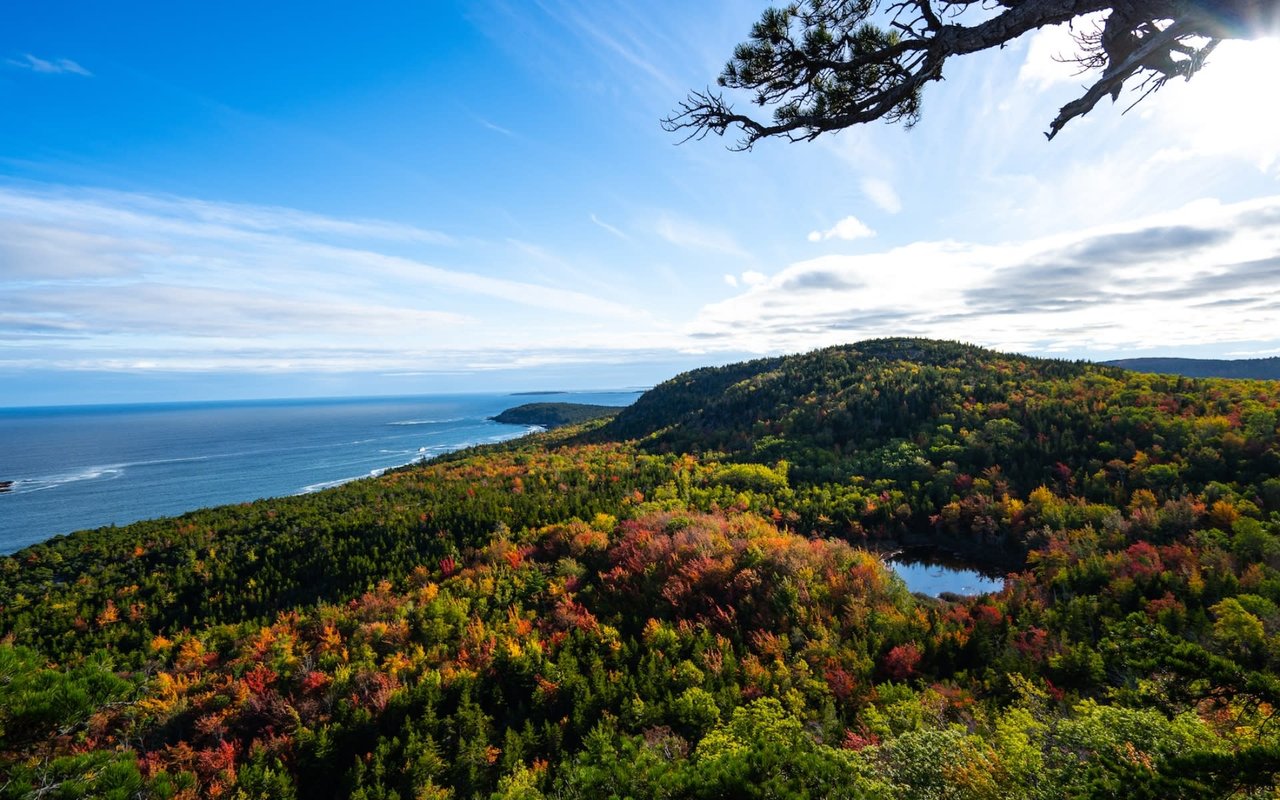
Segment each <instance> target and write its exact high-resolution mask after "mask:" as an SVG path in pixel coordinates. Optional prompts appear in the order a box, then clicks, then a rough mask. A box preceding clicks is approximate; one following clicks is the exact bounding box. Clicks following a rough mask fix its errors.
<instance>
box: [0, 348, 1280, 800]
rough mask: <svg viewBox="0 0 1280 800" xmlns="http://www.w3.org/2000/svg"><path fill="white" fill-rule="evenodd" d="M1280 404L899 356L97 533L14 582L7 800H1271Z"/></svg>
mask: <svg viewBox="0 0 1280 800" xmlns="http://www.w3.org/2000/svg"><path fill="white" fill-rule="evenodd" d="M1278 414H1280V384H1277V383H1273V382H1261V381H1226V380H1192V379H1186V378H1178V377H1172V376H1159V375H1141V374H1136V373H1130V372H1125V371H1122V370H1119V369H1114V368H1107V367H1098V366H1094V365H1088V364H1082V363H1067V362H1061V361H1046V360H1037V359H1028V358H1022V357H1015V356H1005V355H1001V354H997V353H992V352H990V351H985V350H981V349H978V348H973V347H967V346H963V345H958V344H948V343H938V342H927V341H921V340H883V341H876V342H866V343H863V344H859V345H854V346H850V347H841V348H831V349H828V350H822V351H817V352H814V353H809V354H806V355H802V356H794V357H788V358H780V359H765V360H761V361H754V362H749V363H746V364H739V365H734V366H730V367H724V368H717V369H706V370H698V371H695V372H691V373H687V374H685V375H681V376H678V377H676V378H674V379H672V380H671V381H668V382H667V383H665V384H663V385H661V386H659V387H657V388H655V389H654V390H653V391H651V392H649V393H647V394H646V395H645V396H643V397H642V398H641V399H640V400H639V401H638V402H637V403H636V404H635V405H634V406H632V407H629V408H628V409H627V410H626V411H624V412H622V413H621V414H619V415H618V416H617V417H616V418H615V419H613V420H612V421H608V422H594V423H589V424H588V425H587V426H586V427H579V428H568V429H564V430H562V431H556V432H552V433H548V434H542V435H539V436H535V437H531V438H529V439H526V440H522V441H520V442H517V443H512V444H506V445H499V446H494V447H488V448H481V449H476V450H471V451H467V452H462V453H457V454H454V455H452V456H449V457H446V458H443V459H439V460H437V461H434V462H432V463H429V464H425V465H415V466H412V467H408V468H405V469H402V470H398V471H395V472H392V473H389V474H387V475H385V476H383V477H381V478H375V479H369V480H365V481H359V482H356V483H352V484H348V485H345V486H342V487H338V488H336V489H333V490H329V491H326V492H320V493H317V494H314V495H307V496H303V497H293V498H281V499H276V500H264V501H259V502H257V503H251V504H244V505H240V506H229V507H224V508H218V509H208V510H204V511H198V512H193V513H191V514H187V515H184V516H182V517H179V518H175V519H167V520H156V521H150V522H143V523H138V524H136V525H131V526H128V527H124V528H108V529H102V530H98V531H87V532H81V533H77V534H74V535H71V536H67V537H60V538H58V539H55V540H53V541H50V542H46V543H44V544H41V545H37V546H35V547H32V548H28V549H27V550H24V551H22V552H20V553H17V554H15V555H14V556H12V557H8V558H5V559H0V604H2V605H0V636H2V637H3V639H2V640H0V774H3V775H4V778H3V779H0V797H13V798H20V797H23V798H25V797H113V798H122V800H123V798H135V797H155V798H192V797H237V798H289V797H303V798H311V797H316V798H327V797H358V798H423V797H436V798H446V797H454V798H470V797H496V798H525V799H531V798H541V797H566V798H576V797H581V798H597V797H611V796H612V797H635V798H649V797H658V798H701V797H706V798H711V797H773V798H776V797H850V798H856V797H868V798H871V797H876V798H879V797H890V798H893V797H901V798H1024V797H1028V798H1039V797H1044V798H1049V797H1055V798H1056V797H1115V796H1122V795H1123V796H1131V797H1152V798H1155V797H1188V798H1190V797H1270V796H1273V795H1274V792H1275V791H1276V787H1277V784H1276V769H1277V767H1280V735H1278V734H1277V732H1276V730H1275V726H1274V725H1273V724H1272V723H1273V717H1274V714H1275V709H1276V708H1277V704H1278V703H1280V677H1278V676H1277V668H1278V667H1280V431H1278V430H1277V416H1278ZM905 541H929V542H934V543H939V544H943V545H945V546H946V547H948V548H949V549H954V550H957V551H960V552H963V553H965V554H966V555H967V557H969V558H971V559H974V560H975V561H979V562H982V563H987V564H1000V565H1006V567H1007V569H1008V570H1009V575H1008V577H1007V579H1006V581H1005V585H1004V588H1003V590H1001V591H1000V592H998V593H995V594H987V595H981V596H974V597H960V596H946V597H943V598H927V597H922V596H915V595H912V594H911V593H910V592H908V591H907V589H906V587H905V585H904V584H903V583H902V582H901V581H900V580H899V579H898V578H897V577H896V576H895V575H894V574H893V573H892V572H890V571H889V570H887V569H885V567H884V566H883V564H882V563H881V561H880V559H879V558H878V557H877V556H876V555H875V552H876V550H877V549H880V548H883V547H886V546H890V545H894V544H897V543H901V542H905Z"/></svg>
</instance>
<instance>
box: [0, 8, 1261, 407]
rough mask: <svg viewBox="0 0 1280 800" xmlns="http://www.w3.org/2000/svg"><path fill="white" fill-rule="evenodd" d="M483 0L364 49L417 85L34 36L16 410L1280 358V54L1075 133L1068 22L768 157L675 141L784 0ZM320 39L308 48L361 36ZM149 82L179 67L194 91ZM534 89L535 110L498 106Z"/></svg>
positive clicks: (4, 339) (7, 250)
mask: <svg viewBox="0 0 1280 800" xmlns="http://www.w3.org/2000/svg"><path fill="white" fill-rule="evenodd" d="M53 5H55V6H56V5H57V3H56V2H55V3H54V4H53ZM233 5H234V4H233ZM481 5H482V6H483V8H482V9H471V10H470V11H468V12H462V13H460V14H458V16H457V17H456V18H454V17H451V16H450V17H447V20H446V24H444V25H440V24H439V20H438V19H435V18H433V17H431V15H428V14H426V13H425V12H422V11H421V10H414V9H413V8H411V7H410V6H408V5H406V6H404V7H403V8H398V9H393V10H390V11H386V12H385V13H388V14H389V15H391V16H395V15H396V14H399V15H402V16H404V19H401V20H400V22H401V26H402V27H403V28H404V30H403V31H399V30H393V29H392V27H389V26H387V25H385V24H381V23H380V21H379V20H376V19H375V20H369V21H367V23H368V24H369V25H370V26H372V27H373V28H376V29H377V30H378V31H380V32H382V33H383V34H384V35H385V36H386V37H388V38H387V39H386V41H383V42H382V46H383V47H382V49H381V50H379V51H378V52H377V53H373V52H372V51H371V52H370V53H361V52H353V53H352V54H351V61H352V62H353V63H360V62H361V59H362V58H364V57H367V59H368V60H376V59H378V58H382V59H391V58H393V57H396V58H399V59H400V61H399V62H397V64H396V70H395V71H392V70H390V69H389V68H387V69H386V71H385V73H384V72H383V71H379V68H377V67H378V65H377V64H372V65H371V66H369V68H368V70H366V71H365V72H363V73H359V74H356V75H353V74H351V73H352V72H353V70H350V69H345V70H338V71H331V72H328V73H325V72H324V70H323V69H322V67H323V65H322V64H321V65H319V66H316V67H315V70H314V71H315V72H316V73H317V74H316V75H315V76H307V77H299V76H297V75H295V76H293V77H290V76H289V75H288V74H285V73H281V77H280V79H279V81H278V82H277V83H275V84H272V85H270V86H267V87H265V88H264V87H263V86H262V85H260V84H255V83H254V81H255V80H256V77H254V76H255V75H256V74H260V73H261V72H262V71H263V70H269V69H271V68H273V67H274V68H276V69H278V70H286V66H285V63H284V60H288V62H289V63H300V62H301V58H300V57H301V56H302V55H305V53H299V52H282V53H279V54H278V56H277V55H273V54H271V53H270V52H269V51H262V50H259V49H254V48H253V42H251V41H247V40H246V41H244V42H240V43H239V44H240V46H243V47H244V48H245V49H246V52H252V53H261V54H260V55H255V56H253V58H256V59H268V60H269V59H271V58H275V57H278V58H279V59H281V60H282V61H281V63H280V64H273V63H270V62H269V61H263V62H262V63H257V62H255V63H251V64H246V65H245V68H244V69H245V74H244V75H243V76H241V77H237V76H236V75H235V74H229V75H224V74H222V73H213V72H203V71H201V70H203V69H206V68H205V67H201V66H199V65H197V64H195V63H194V62H191V64H189V65H187V66H185V67H184V62H183V61H181V60H180V59H176V60H175V58H173V57H172V54H168V55H169V57H168V58H167V60H166V58H165V57H162V56H164V55H165V54H161V53H151V52H146V51H145V47H148V46H151V45H149V44H145V45H144V44H137V43H134V44H135V45H136V47H138V48H141V51H140V52H138V53H137V54H136V57H137V59H138V60H137V62H136V63H134V62H131V61H130V58H132V57H133V56H134V54H133V53H132V51H131V50H130V49H129V48H128V46H127V44H128V43H127V42H122V43H120V44H119V45H118V46H114V47H113V46H111V45H106V44H103V38H104V37H101V36H98V37H96V38H95V37H89V36H87V35H86V36H84V37H81V38H80V39H77V38H76V37H75V36H74V35H72V33H74V32H72V33H68V32H67V31H65V30H61V29H59V28H57V27H56V26H55V25H54V24H53V20H55V19H56V18H57V13H56V12H57V9H56V8H53V9H49V10H47V13H48V14H49V16H48V17H47V18H40V17H39V16H38V13H37V12H34V11H33V12H25V13H30V14H31V15H32V16H31V18H30V19H20V20H19V24H18V25H17V26H16V27H17V31H18V35H17V37H16V38H15V42H16V43H17V44H16V46H17V47H19V48H21V49H20V50H18V51H16V52H12V53H9V54H8V55H7V56H6V54H3V53H0V58H4V59H5V61H4V64H2V65H0V67H7V71H6V72H3V74H0V80H3V81H4V83H3V84H0V88H3V87H5V86H7V87H9V89H8V91H10V93H11V94H12V95H13V97H12V102H11V103H10V106H11V108H12V109H13V110H14V115H15V119H17V120H18V122H17V123H16V124H15V125H14V126H11V130H9V131H7V132H0V377H2V378H3V379H4V380H5V381H6V382H7V383H8V385H9V386H10V387H11V391H12V392H14V394H13V395H12V398H13V400H12V401H11V402H5V399H6V398H0V405H8V404H20V403H21V402H22V398H23V395H22V394H21V392H22V388H21V387H22V386H23V385H24V381H28V382H29V381H32V380H36V378H35V377H33V376H41V375H44V376H48V375H52V374H57V375H62V376H71V377H67V378H66V380H65V381H64V385H71V384H72V383H73V382H74V380H75V379H74V375H75V374H77V373H86V372H116V373H120V374H122V375H129V374H142V373H150V374H154V373H172V374H174V375H184V374H185V375H194V374H199V373H207V374H213V373H217V374H241V375H251V374H255V373H257V374H273V375H287V374H290V373H293V372H297V373H304V372H305V373H308V374H315V373H332V374H335V375H336V374H359V373H384V374H397V375H413V374H439V373H441V372H451V373H458V374H467V373H469V372H470V373H479V372H483V371H492V370H515V369H528V368H534V367H542V366H547V365H561V366H566V367H567V368H571V369H578V370H581V371H582V373H583V374H589V373H590V371H591V370H592V369H595V368H598V367H600V365H604V364H619V363H625V362H627V361H628V360H629V359H641V358H643V359H646V360H649V361H661V360H662V359H664V358H667V359H669V360H671V361H672V363H675V362H676V361H680V362H681V363H687V361H688V359H689V358H691V357H700V358H705V359H706V360H707V361H708V362H711V361H718V360H724V359H727V358H729V357H730V356H738V355H741V354H744V353H776V352H787V351H796V350H802V349H806V348H811V347H817V346H824V345H828V344H833V343H838V342H847V341H855V340H858V339H863V338H868V337H875V336H893V335H912V336H929V337H941V338H949V339H960V340H964V341H971V342H975V343H978V344H982V345H988V346H993V347H998V348H1003V349H1010V350H1018V351H1023V352H1032V353H1041V354H1058V355H1064V356H1069V357H1109V356H1113V355H1117V356H1118V355H1121V354H1131V353H1136V352H1139V351H1143V352H1147V353H1154V354H1162V355H1177V354H1185V355H1200V356H1230V355H1235V354H1245V353H1247V354H1250V355H1267V354H1273V353H1278V352H1280V334H1277V333H1276V331H1277V330H1278V329H1277V328H1276V326H1275V324H1274V323H1275V320H1277V319H1280V137H1276V136H1275V135H1274V131H1276V130H1280V109H1278V108H1277V107H1276V106H1275V105H1274V104H1269V103H1263V102H1257V98H1256V97H1255V95H1256V91H1257V87H1256V78H1254V77H1253V76H1256V75H1257V74H1262V73H1264V72H1266V71H1267V70H1268V69H1274V67H1275V66H1276V65H1277V64H1280V44H1278V43H1277V41H1276V40H1274V39H1263V40H1259V41H1254V42H1227V43H1224V44H1223V45H1222V46H1221V47H1220V48H1219V50H1218V51H1217V52H1215V54H1214V57H1213V59H1214V60H1213V61H1212V62H1211V63H1210V64H1209V65H1208V67H1206V69H1205V70H1204V71H1203V72H1202V73H1201V74H1200V75H1198V76H1197V77H1196V78H1195V79H1194V80H1193V81H1191V82H1189V83H1187V84H1185V85H1178V86H1170V87H1167V88H1166V89H1164V90H1163V91H1161V92H1160V93H1158V94H1156V95H1155V96H1153V97H1151V98H1149V99H1148V100H1147V101H1145V102H1144V103H1142V104H1141V105H1139V106H1138V107H1137V108H1135V109H1134V110H1133V111H1132V112H1131V113H1130V114H1128V115H1127V116H1124V117H1122V116H1121V115H1120V113H1119V112H1120V110H1121V107H1116V108H1102V107H1099V108H1098V109H1096V110H1095V111H1094V112H1093V113H1092V114H1090V115H1089V116H1087V117H1085V118H1083V119H1081V120H1077V121H1076V123H1074V124H1073V126H1071V127H1069V128H1068V129H1067V130H1066V131H1064V133H1063V134H1062V135H1061V136H1060V137H1058V139H1057V140H1055V141H1054V142H1053V143H1052V144H1050V145H1046V144H1045V143H1044V141H1043V138H1042V137H1041V136H1040V133H1039V131H1040V130H1041V129H1043V127H1044V125H1045V124H1046V123H1047V121H1048V120H1049V119H1051V118H1052V116H1053V113H1054V112H1055V111H1056V108H1057V106H1058V105H1060V104H1061V102H1062V101H1063V98H1069V97H1071V96H1073V94H1074V92H1075V90H1076V88H1077V87H1076V84H1077V83H1079V82H1080V80H1081V79H1080V78H1079V77H1076V76H1073V74H1072V72H1073V69H1072V67H1070V66H1069V65H1064V64H1062V63H1060V62H1059V61H1056V60H1055V57H1056V56H1059V55H1061V54H1063V53H1065V52H1068V51H1069V49H1070V40H1069V36H1068V35H1067V33H1066V32H1065V29H1049V30H1044V31H1040V32H1038V33H1036V34H1034V35H1032V36H1029V37H1025V39H1024V40H1023V41H1022V42H1020V43H1019V45H1020V46H1015V47H1011V48H1007V49H1006V50H1004V51H1000V52H997V53H990V54H983V55H981V56H975V57H971V58H970V59H968V60H967V61H965V62H963V63H962V64H957V67H958V68H957V69H956V70H955V71H954V73H953V74H949V75H948V81H947V82H946V84H945V85H943V86H940V87H931V88H930V90H929V92H927V93H926V96H925V107H924V118H923V120H922V121H921V123H920V124H919V126H918V127H917V128H916V129H914V130H912V131H910V132H904V131H902V130H901V129H899V128H896V127H889V126H875V127H864V128H863V129H858V130H851V131H847V132H845V133H842V134H840V135H837V136H834V137H829V138H826V139H823V140H819V141H818V142H816V143H813V144H810V145H796V146H783V145H774V144H773V143H769V144H768V145H767V146H766V145H762V146H760V147H758V148H757V150H756V151H755V152H753V153H750V154H736V153H728V152H726V151H724V150H723V149H722V148H721V147H720V146H719V143H717V142H715V141H703V142H701V143H691V144H686V145H684V146H683V147H678V148H677V147H672V146H671V145H672V142H671V141H670V139H669V137H667V136H665V135H664V134H663V133H662V132H661V131H660V130H659V129H658V127H657V125H656V122H654V120H656V119H657V118H658V117H659V116H661V115H662V114H664V113H665V112H666V111H667V110H669V108H670V106H671V104H672V103H674V102H675V101H676V100H677V99H678V98H679V95H680V93H682V92H683V89H684V88H685V87H688V86H697V85H701V84H703V83H705V82H706V81H707V80H708V79H709V78H710V77H712V76H713V75H714V74H715V72H716V71H717V69H718V66H717V65H718V64H719V63H720V62H721V61H722V60H723V58H724V57H725V56H727V54H728V53H729V51H730V50H731V48H732V45H733V43H734V42H736V41H737V40H738V39H740V38H741V36H742V35H743V34H744V33H745V31H746V29H747V27H748V26H749V25H750V23H751V22H752V21H753V20H754V18H755V16H756V15H757V14H758V8H756V4H754V3H748V2H745V0H744V1H743V2H735V3H731V4H729V5H728V6H726V7H725V8H724V9H720V10H717V11H712V10H708V9H699V8H689V7H686V6H684V5H682V4H677V3H674V2H672V3H670V4H660V5H661V8H656V9H652V10H651V12H652V13H646V14H643V15H642V14H639V13H638V11H635V10H631V9H627V8H612V7H603V6H599V5H596V4H590V3H587V2H584V1H583V0H549V1H548V2H547V3H545V4H538V5H536V6H533V5H530V6H525V5H512V4H507V3H502V2H496V1H495V2H493V3H488V4H481ZM246 8H247V6H246ZM230 11H231V13H232V15H233V16H234V13H235V9H234V8H233V9H231V10H230ZM393 12H394V13H393ZM482 12H483V13H482ZM169 13H173V14H179V13H181V12H180V10H172V11H171V12H169ZM379 13H383V12H379ZM450 13H451V12H450ZM413 14H421V20H420V21H421V25H416V24H415V19H416V18H414V17H413V16H412V15H413ZM659 18H661V19H663V20H665V21H666V22H667V23H669V24H663V25H658V24H656V23H655V22H654V20H655V19H659ZM168 21H169V22H172V21H173V20H168ZM432 21H434V22H435V23H436V24H435V26H434V27H430V26H429V25H428V23H429V22H432ZM92 22H93V21H92V20H90V21H88V22H85V23H84V24H85V25H86V28H87V27H88V26H90V25H91V23H92ZM164 22H166V20H159V21H157V22H155V24H157V25H159V24H163V23H164ZM98 24H100V25H102V26H107V27H110V26H111V25H123V24H124V22H123V21H118V20H117V21H111V20H110V19H108V18H107V17H105V16H104V18H103V19H102V20H99V21H98ZM315 24H316V26H317V27H316V31H315V38H316V39H317V41H315V42H314V43H312V44H307V45H303V44H300V45H298V47H304V46H310V47H315V48H324V47H337V46H338V45H340V44H345V45H349V46H351V47H356V46H359V45H358V43H357V42H355V38H354V35H352V36H351V39H350V41H348V40H347V39H344V38H343V37H344V35H345V34H344V33H343V31H342V29H341V26H329V25H327V24H326V23H325V21H324V20H323V19H318V20H317V21H316V22H315ZM427 31H436V32H435V33H433V34H431V35H437V36H440V37H442V39H441V41H442V42H443V41H445V39H448V41H450V42H454V43H455V44H456V48H455V49H456V50H457V53H456V54H453V55H450V53H447V52H444V51H440V50H439V49H438V48H437V49H434V50H433V49H432V46H431V45H430V44H429V43H427V44H424V43H423V42H421V41H418V40H416V39H414V36H421V35H426V34H425V33H424V32H427ZM143 34H145V31H141V32H138V34H137V35H138V36H142V35H143ZM216 34H217V31H211V32H210V33H209V34H208V35H209V37H210V39H209V41H207V42H205V43H204V45H203V46H205V47H212V46H213V37H215V35H216ZM121 35H122V36H125V35H126V34H125V33H123V32H122V33H121ZM193 35H194V34H193ZM234 35H235V36H245V37H250V36H254V35H261V36H264V37H268V38H269V37H270V35H271V30H270V22H269V21H268V23H267V24H266V27H265V29H264V30H263V31H260V32H256V33H255V32H243V33H242V32H240V31H239V30H238V29H237V30H236V32H235V34H234ZM326 37H328V38H326ZM335 37H336V38H335ZM108 38H109V37H108ZM303 38H304V39H305V37H303ZM530 42H534V43H537V44H538V47H536V48H529V47H526V46H525V45H527V44H528V43H530ZM189 45H190V46H191V47H192V48H193V49H194V51H195V52H199V51H200V50H201V46H202V44H201V42H198V41H197V42H193V43H189ZM156 46H160V45H156ZM370 47H372V45H370ZM397 48H400V50H397ZM28 51H29V52H28ZM30 53H61V54H66V55H67V56H74V57H75V60H72V59H71V58H63V57H61V56H60V57H59V58H56V59H54V58H47V57H38V56H35V55H31V54H30ZM441 53H443V54H441ZM148 58H149V59H150V62H152V63H169V64H171V65H173V69H172V70H171V74H169V75H166V77H165V78H164V81H165V82H164V83H163V84H161V83H159V82H158V79H156V78H153V77H151V76H150V75H148V74H146V73H145V68H146V67H145V64H146V63H148ZM449 58H454V59H455V60H453V61H450V60H449ZM82 63H86V64H93V65H95V70H94V72H93V73H90V72H89V71H88V70H87V69H85V68H84V67H81V66H80V64H82ZM476 64H485V65H486V66H485V67H484V68H483V70H482V71H480V72H477V70H478V69H479V68H477V67H476V66H475V65H476ZM1268 65H1269V66H1268ZM344 66H345V65H344ZM384 66H385V65H384ZM184 69H186V72H184V71H183V70H184ZM461 70H470V72H468V73H466V81H471V83H470V84H468V85H460V84H461V83H462V81H463V79H462V78H461V77H460V76H462V75H463V74H464V73H463V72H461ZM233 72H234V71H233ZM286 72H287V70H286ZM355 72H359V70H355ZM55 74H64V75H69V76H72V77H74V76H81V77H89V76H92V77H93V78H94V80H93V81H76V80H72V79H71V78H70V77H69V78H67V79H66V80H48V81H46V80H43V79H44V78H45V77H46V76H49V75H55ZM289 81H293V83H289ZM36 84H40V86H38V87H37V86H36ZM455 84H458V85H455ZM89 86H92V87H93V88H92V90H91V91H90V90H89V89H87V88H86V87H89ZM428 86H429V87H432V88H433V89H435V90H438V91H439V92H440V93H441V94H440V95H439V96H433V98H432V100H433V105H432V106H430V107H426V108H423V107H422V106H421V104H419V103H416V99H417V98H418V97H419V96H420V93H421V91H422V88H425V87H428ZM175 87H176V88H175ZM503 87H505V88H506V89H509V91H510V95H509V96H508V97H507V98H506V99H505V100H504V103H505V104H500V105H497V106H495V107H493V108H487V109H483V110H482V109H480V108H478V107H471V106H470V100H469V98H470V97H472V96H474V94H475V93H476V90H477V88H483V89H486V90H489V91H492V92H500V91H502V89H503ZM261 92H277V93H281V95H282V96H280V97H272V98H271V103H266V101H265V99H264V98H262V97H259V96H258V95H257V94H255V93H261ZM316 92H322V93H323V94H322V95H317V96H316V98H315V99H307V98H311V97H312V95H314V94H315V93H316ZM166 93H167V94H166ZM289 93H292V94H289ZM328 94H334V95H335V98H334V99H320V97H321V96H325V97H327V95H328ZM99 95H101V97H99ZM295 96H296V98H297V102H295V103H294V104H293V105H292V106H290V105H289V103H287V102H282V100H288V99H289V98H290V97H295ZM108 100H110V101H111V102H112V104H113V106H112V108H111V109H104V110H103V112H102V113H101V114H100V115H98V116H96V117H92V118H88V117H86V116H85V115H84V114H82V113H79V112H81V111H83V110H84V109H85V108H88V107H90V106H92V105H93V104H94V103H98V102H107V101H108ZM166 102H167V105H166ZM268 105H270V106H271V108H272V109H275V108H276V107H277V106H283V108H282V110H270V111H267V110H264V108H266V106H268ZM115 106H119V107H120V110H119V112H118V114H117V113H116V112H115V111H114V108H115ZM440 108H445V109H446V111H440V110H439V109H440ZM142 112H145V113H146V114H150V115H151V118H150V122H148V123H147V124H143V123H142V122H139V121H138V116H139V113H142ZM441 114H443V115H444V116H441ZM357 116H359V119H360V124H359V125H356V124H354V123H353V122H352V120H353V119H355V118H356V117H357ZM82 117H85V118H84V119H82ZM442 123H444V124H442ZM157 126H159V127H157ZM166 126H167V127H166ZM205 129H208V130H211V131H214V132H215V133H216V134H217V135H216V136H215V135H214V134H212V133H210V134H205V133H204V132H203V131H204V130H205ZM60 137H61V138H60ZM93 137H97V138H93ZM233 143H234V145H235V146H234V147H232V146H231V145H232V144H233ZM224 148H225V150H224ZM265 152H270V153H272V154H273V155H272V156H271V157H263V156H262V153H265ZM255 153H257V155H256V156H255ZM441 154H447V156H448V157H447V158H442V157H441ZM246 391H248V392H251V391H252V390H251V389H246Z"/></svg>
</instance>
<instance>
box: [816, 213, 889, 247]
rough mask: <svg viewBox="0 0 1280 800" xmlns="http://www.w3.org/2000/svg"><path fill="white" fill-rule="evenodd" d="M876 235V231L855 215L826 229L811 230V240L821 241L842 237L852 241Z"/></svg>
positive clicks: (844, 239)
mask: <svg viewBox="0 0 1280 800" xmlns="http://www.w3.org/2000/svg"><path fill="white" fill-rule="evenodd" d="M875 235H876V232H875V231H873V230H871V229H870V228H868V227H867V226H866V224H865V223H864V222H863V221H862V220H860V219H858V218H857V217H854V216H848V217H845V218H844V219H842V220H840V221H839V222H837V223H836V224H835V225H832V226H831V227H830V228H828V229H827V230H825V231H810V232H809V241H811V242H821V241H825V240H827V239H841V240H843V241H846V242H851V241H853V240H854V239H869V238H871V237H872V236H875Z"/></svg>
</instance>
